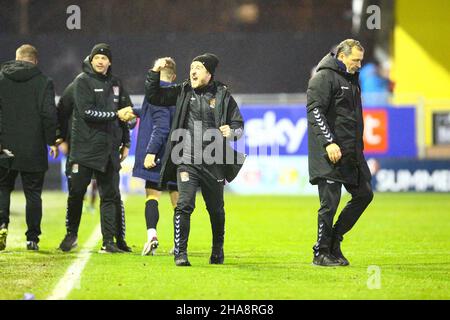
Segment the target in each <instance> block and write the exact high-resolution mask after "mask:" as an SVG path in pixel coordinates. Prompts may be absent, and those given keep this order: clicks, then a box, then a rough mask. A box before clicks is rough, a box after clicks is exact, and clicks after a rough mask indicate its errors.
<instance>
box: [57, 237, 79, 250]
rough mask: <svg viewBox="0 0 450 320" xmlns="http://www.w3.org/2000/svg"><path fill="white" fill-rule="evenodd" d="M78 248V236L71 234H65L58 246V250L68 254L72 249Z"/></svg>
mask: <svg viewBox="0 0 450 320" xmlns="http://www.w3.org/2000/svg"><path fill="white" fill-rule="evenodd" d="M77 246H78V236H77V235H76V234H73V233H67V234H66V236H65V237H64V239H63V241H61V244H60V245H59V248H60V249H61V250H62V251H64V252H69V251H70V250H72V249H73V248H76V247H77Z"/></svg>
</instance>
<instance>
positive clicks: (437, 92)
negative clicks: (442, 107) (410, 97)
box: [392, 0, 450, 99]
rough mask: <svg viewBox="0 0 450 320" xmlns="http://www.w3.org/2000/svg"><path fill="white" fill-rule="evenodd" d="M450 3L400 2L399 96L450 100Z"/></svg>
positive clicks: (396, 36)
mask: <svg viewBox="0 0 450 320" xmlns="http://www.w3.org/2000/svg"><path fill="white" fill-rule="evenodd" d="M449 13H450V1H449V0H429V1H423V0H397V1H396V8H395V19H396V26H395V30H394V51H393V53H394V59H393V74H392V76H393V80H394V81H395V92H394V93H395V94H396V95H401V94H404V93H406V94H410V93H420V94H422V95H423V96H424V97H425V98H426V99H442V98H449V99H450V19H449Z"/></svg>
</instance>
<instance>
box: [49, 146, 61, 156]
mask: <svg viewBox="0 0 450 320" xmlns="http://www.w3.org/2000/svg"><path fill="white" fill-rule="evenodd" d="M48 154H49V155H50V156H51V157H52V158H53V159H56V158H58V155H59V150H58V147H57V146H50V151H49V152H48Z"/></svg>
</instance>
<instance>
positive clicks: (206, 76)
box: [145, 53, 244, 266]
mask: <svg viewBox="0 0 450 320" xmlns="http://www.w3.org/2000/svg"><path fill="white" fill-rule="evenodd" d="M166 63H167V62H166V60H165V59H158V60H157V61H156V62H155V65H154V66H153V68H152V70H150V71H149V73H148V75H147V80H146V82H145V93H146V98H147V99H148V101H149V102H150V103H151V104H154V105H160V106H171V105H175V104H176V111H175V115H174V117H173V122H172V128H171V132H170V134H169V140H168V142H167V145H166V148H165V154H164V157H163V160H162V166H161V180H160V183H161V184H163V183H165V182H167V181H171V180H175V179H176V181H177V185H178V190H179V200H178V203H177V207H176V210H175V215H174V245H175V246H174V254H175V264H176V265H177V266H190V262H189V260H188V255H187V245H188V237H189V230H190V216H191V213H192V212H193V210H194V207H195V196H196V191H197V189H198V187H200V188H201V190H202V195H203V199H204V200H205V203H206V207H207V210H208V213H209V216H210V220H211V229H212V251H211V256H210V258H209V263H210V264H222V263H223V262H224V252H223V244H224V234H225V211H224V197H223V196H224V194H223V191H224V184H225V181H228V182H230V181H232V180H233V179H234V177H235V176H236V175H237V173H238V171H239V169H240V167H241V166H242V163H243V157H240V158H239V159H238V160H237V161H236V157H237V156H236V155H237V154H238V153H236V152H235V151H234V150H233V149H231V147H230V146H229V144H228V142H229V141H230V140H231V141H233V140H237V139H239V138H240V137H241V136H242V134H243V128H244V121H243V119H242V116H241V113H240V111H239V108H238V105H237V103H236V101H235V100H234V99H233V97H232V96H231V93H230V92H229V90H228V88H227V87H226V86H225V85H224V84H222V83H220V82H218V81H214V80H213V77H214V74H215V71H216V68H217V65H218V64H219V59H218V58H217V56H216V55H214V54H211V53H205V54H202V55H200V56H198V57H195V58H194V59H193V60H192V63H191V68H190V79H189V81H185V82H184V83H182V84H179V85H176V86H173V87H169V88H162V87H160V85H159V83H160V79H159V78H160V70H161V69H162V68H164V67H165V65H166ZM208 137H209V138H208ZM211 146H213V148H211ZM230 149H231V151H230ZM180 151H181V152H180ZM230 154H231V157H229V155H230ZM231 158H232V159H231Z"/></svg>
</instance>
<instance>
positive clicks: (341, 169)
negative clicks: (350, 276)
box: [306, 39, 373, 266]
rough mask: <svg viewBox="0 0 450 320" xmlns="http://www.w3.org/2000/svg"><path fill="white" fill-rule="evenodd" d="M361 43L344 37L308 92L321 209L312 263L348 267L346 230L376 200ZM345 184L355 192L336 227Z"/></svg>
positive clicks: (313, 178) (311, 154) (312, 168)
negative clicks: (366, 139)
mask: <svg viewBox="0 0 450 320" xmlns="http://www.w3.org/2000/svg"><path fill="white" fill-rule="evenodd" d="M363 57H364V48H363V47H362V46H361V44H360V43H359V41H356V40H353V39H347V40H344V41H342V42H341V43H340V44H339V45H338V47H337V49H336V54H333V53H330V54H328V55H327V56H325V57H324V58H323V59H322V61H321V62H320V63H319V65H318V67H317V73H316V74H315V75H314V76H313V77H312V78H311V80H310V81H309V85H308V90H307V93H306V94H307V105H306V107H307V114H308V162H309V177H310V183H311V184H316V185H318V189H319V198H320V209H319V212H318V213H319V217H318V236H317V243H316V244H315V246H314V247H313V250H314V259H313V264H315V265H319V266H347V265H349V261H348V260H347V259H346V258H345V257H344V255H343V254H342V251H341V242H342V240H343V236H344V234H345V233H347V232H348V231H350V229H351V228H352V227H353V226H354V225H355V223H356V222H357V221H358V219H359V217H360V216H361V214H362V213H363V212H364V210H365V209H366V208H367V206H368V205H369V203H370V202H371V201H372V198H373V192H372V187H371V184H370V181H371V174H370V171H369V168H368V166H367V162H366V160H365V158H364V154H363V150H364V143H363V130H364V123H363V113H362V104H361V89H360V86H359V81H358V70H359V69H360V68H361V62H362V60H363ZM342 185H344V187H345V188H346V189H347V191H348V192H349V193H350V194H351V195H352V199H351V200H350V201H349V202H348V203H347V205H346V206H345V208H344V209H343V210H342V212H341V214H340V215H339V218H338V220H337V221H336V223H335V224H334V225H333V219H334V216H335V214H336V211H337V208H338V205H339V201H340V199H341V188H342Z"/></svg>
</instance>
